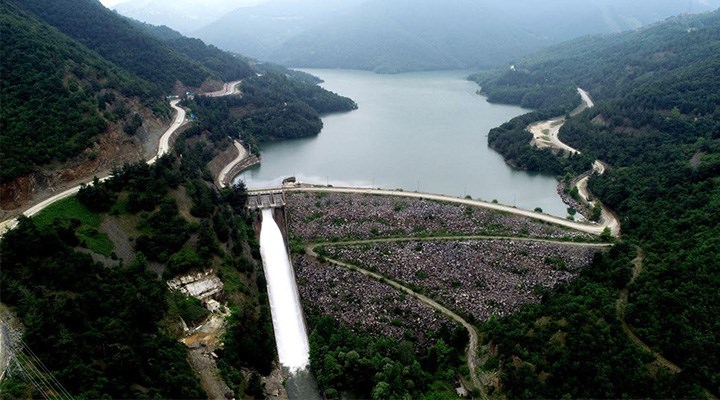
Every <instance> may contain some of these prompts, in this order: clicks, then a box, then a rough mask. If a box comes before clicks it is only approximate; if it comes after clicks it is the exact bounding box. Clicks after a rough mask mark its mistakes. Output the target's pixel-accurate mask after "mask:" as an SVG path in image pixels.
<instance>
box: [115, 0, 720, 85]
mask: <svg viewBox="0 0 720 400" xmlns="http://www.w3.org/2000/svg"><path fill="white" fill-rule="evenodd" d="M719 6H720V0H687V1H686V0H656V1H653V2H652V5H651V6H650V5H649V4H648V2H647V1H641V0H631V1H623V0H555V1H550V2H537V1H533V0H512V1H503V2H498V1H489V0H486V1H477V0H444V1H438V0H393V1H387V0H385V1H382V0H266V1H262V0H245V1H228V0H208V1H203V3H202V5H198V4H197V2H192V1H190V0H179V1H151V0H128V1H125V2H123V3H121V4H118V5H116V6H115V7H113V8H114V9H115V10H117V11H118V12H119V13H120V14H123V15H126V16H129V17H131V18H135V19H139V20H141V21H144V22H149V23H152V24H160V25H167V26H169V27H171V28H173V29H177V30H179V31H180V32H182V33H184V34H187V35H189V36H193V37H197V38H200V39H202V40H204V41H206V42H208V43H211V44H214V45H216V46H218V47H219V48H221V49H224V50H228V51H231V52H235V53H240V54H243V55H247V56H250V57H254V58H258V59H262V60H267V61H273V62H277V63H281V64H284V65H288V66H293V67H318V68H353V69H365V70H374V71H377V72H390V73H392V72H404V71H413V70H436V69H466V68H483V67H492V66H497V65H501V64H503V63H507V62H510V61H512V60H515V59H517V58H519V57H521V56H524V55H527V54H530V53H533V52H535V51H537V50H539V49H541V48H544V47H547V46H549V45H552V44H555V43H559V42H562V41H564V40H568V39H572V38H575V37H579V36H583V35H587V34H594V33H611V32H620V31H626V30H631V29H636V28H639V27H641V26H643V25H647V24H650V23H653V22H656V21H660V20H663V19H665V18H668V17H671V16H675V15H679V14H685V13H699V12H706V11H711V10H714V9H716V8H717V7H719Z"/></svg>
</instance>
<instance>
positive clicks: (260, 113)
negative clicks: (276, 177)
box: [183, 72, 357, 151]
mask: <svg viewBox="0 0 720 400" xmlns="http://www.w3.org/2000/svg"><path fill="white" fill-rule="evenodd" d="M240 88H241V90H242V92H243V96H242V97H233V96H227V97H219V98H215V97H205V96H200V97H196V98H195V99H193V100H188V101H186V102H184V103H183V104H184V105H186V106H187V107H189V108H190V109H191V110H192V111H193V113H195V114H197V115H198V116H199V119H198V121H197V122H196V125H197V127H202V128H203V129H207V130H209V131H210V132H212V137H213V138H215V139H221V138H223V137H228V136H231V137H237V138H240V139H242V140H243V141H245V142H246V143H250V144H251V147H252V148H253V149H255V150H256V151H257V150H258V144H259V143H260V142H264V141H273V140H284V139H296V138H301V137H308V136H313V135H317V134H318V133H320V130H321V129H322V126H323V123H322V121H321V120H320V115H322V114H328V113H332V112H342V111H350V110H353V109H355V108H357V105H356V104H355V102H354V101H352V100H351V99H349V98H347V97H342V96H339V95H337V94H335V93H332V92H329V91H327V90H325V89H323V88H321V87H320V86H317V85H315V84H310V83H304V82H301V81H298V80H295V79H293V78H289V77H287V76H286V75H284V74H279V73H275V72H268V73H266V74H264V75H262V76H256V77H252V78H249V79H246V80H244V81H243V82H242V84H241V86H240Z"/></svg>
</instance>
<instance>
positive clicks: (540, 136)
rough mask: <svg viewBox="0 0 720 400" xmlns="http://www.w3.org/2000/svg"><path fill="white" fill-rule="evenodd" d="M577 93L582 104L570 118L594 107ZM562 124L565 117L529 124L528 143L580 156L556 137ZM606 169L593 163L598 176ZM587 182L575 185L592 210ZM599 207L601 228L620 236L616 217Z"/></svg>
mask: <svg viewBox="0 0 720 400" xmlns="http://www.w3.org/2000/svg"><path fill="white" fill-rule="evenodd" d="M577 91H578V93H579V94H580V98H582V104H580V105H579V106H578V107H577V108H576V109H575V110H574V111H573V112H572V113H570V116H571V117H572V116H575V115H578V114H580V113H581V112H583V111H585V110H586V109H588V108H592V107H595V103H594V102H593V100H592V98H591V97H590V94H589V93H588V92H586V91H585V90H583V89H581V88H577ZM564 124H565V117H555V118H552V119H549V120H547V121H540V122H536V123H534V124H530V125H529V126H528V127H527V130H528V131H529V132H530V133H532V135H533V139H532V141H531V142H530V143H531V144H534V145H536V146H537V147H539V148H548V147H549V148H554V149H558V150H560V151H563V152H566V153H567V154H570V155H573V154H581V153H580V150H578V149H575V148H573V147H570V146H568V145H567V144H565V143H563V142H562V141H561V140H560V138H559V137H558V134H559V133H560V128H562V126H563V125H564ZM606 169H607V166H606V165H605V164H604V163H603V162H602V161H600V160H595V162H594V163H593V171H594V173H597V174H598V175H602V174H603V173H605V170H606ZM589 180H590V177H589V176H587V177H585V178H583V179H580V180H579V181H578V182H577V183H576V186H577V188H578V192H579V194H580V197H581V198H582V199H583V201H585V202H586V203H587V204H589V205H590V208H593V207H595V201H590V198H591V196H590V193H589V191H588V189H587V184H588V181H589ZM600 207H601V209H602V214H601V218H600V221H601V224H602V226H604V227H607V228H609V229H610V232H611V233H612V235H613V236H620V221H619V220H618V218H617V216H615V213H613V212H612V210H610V209H609V208H607V207H605V206H604V205H603V204H602V203H600Z"/></svg>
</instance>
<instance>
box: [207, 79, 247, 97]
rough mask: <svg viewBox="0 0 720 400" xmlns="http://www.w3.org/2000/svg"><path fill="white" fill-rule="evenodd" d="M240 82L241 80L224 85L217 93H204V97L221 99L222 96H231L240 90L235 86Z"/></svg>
mask: <svg viewBox="0 0 720 400" xmlns="http://www.w3.org/2000/svg"><path fill="white" fill-rule="evenodd" d="M241 82H242V80H240V81H233V82H229V83H226V84H225V85H224V86H223V88H222V89H220V90H218V91H217V92H212V93H205V96H210V97H222V96H229V95H231V94H236V93H240V90H239V89H238V87H237V85H239V84H240V83H241Z"/></svg>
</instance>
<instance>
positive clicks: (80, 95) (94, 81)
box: [0, 1, 157, 180]
mask: <svg viewBox="0 0 720 400" xmlns="http://www.w3.org/2000/svg"><path fill="white" fill-rule="evenodd" d="M0 18H1V19H2V24H0V29H2V31H1V36H2V46H1V47H0V60H2V61H0V80H1V82H2V90H1V91H0V99H1V101H2V107H0V152H1V156H2V160H3V162H2V168H1V169H0V178H1V179H3V180H6V179H12V178H15V177H17V176H19V175H22V174H26V173H29V172H31V171H32V170H33V168H34V167H35V166H36V165H42V164H47V163H49V162H51V161H53V160H59V161H64V160H66V159H68V158H70V157H73V156H76V155H77V154H79V153H81V152H82V151H83V150H85V149H86V148H88V147H89V146H90V144H91V143H93V141H94V140H97V136H98V135H100V134H102V133H104V132H105V131H106V129H107V128H108V124H109V123H117V124H119V125H120V126H122V125H123V124H125V123H127V122H129V121H130V120H131V118H132V116H133V115H132V113H131V112H130V111H131V109H130V106H129V104H130V100H129V99H130V98H131V97H136V96H138V97H142V98H146V99H150V98H151V97H152V96H154V95H155V94H157V91H156V89H155V88H154V87H153V85H152V84H150V83H149V82H147V81H144V80H142V79H140V78H137V77H136V76H134V75H132V74H130V73H128V72H127V71H125V70H123V69H121V68H119V67H117V66H116V65H114V64H112V63H110V62H108V61H106V60H104V59H103V58H101V57H99V56H98V55H97V54H96V53H94V52H92V51H90V50H89V49H87V47H85V46H83V45H81V44H80V43H78V42H76V41H74V40H72V39H71V38H69V37H67V36H65V35H63V34H62V33H60V32H58V31H57V30H56V29H54V28H53V27H51V26H49V25H47V24H45V23H43V22H42V21H40V20H38V19H37V18H35V17H33V16H32V15H31V14H30V13H28V12H26V11H24V10H22V9H20V8H18V7H16V6H15V5H14V4H11V3H8V2H7V1H3V2H1V3H0ZM49 54H52V55H53V57H48V55H49Z"/></svg>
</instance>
